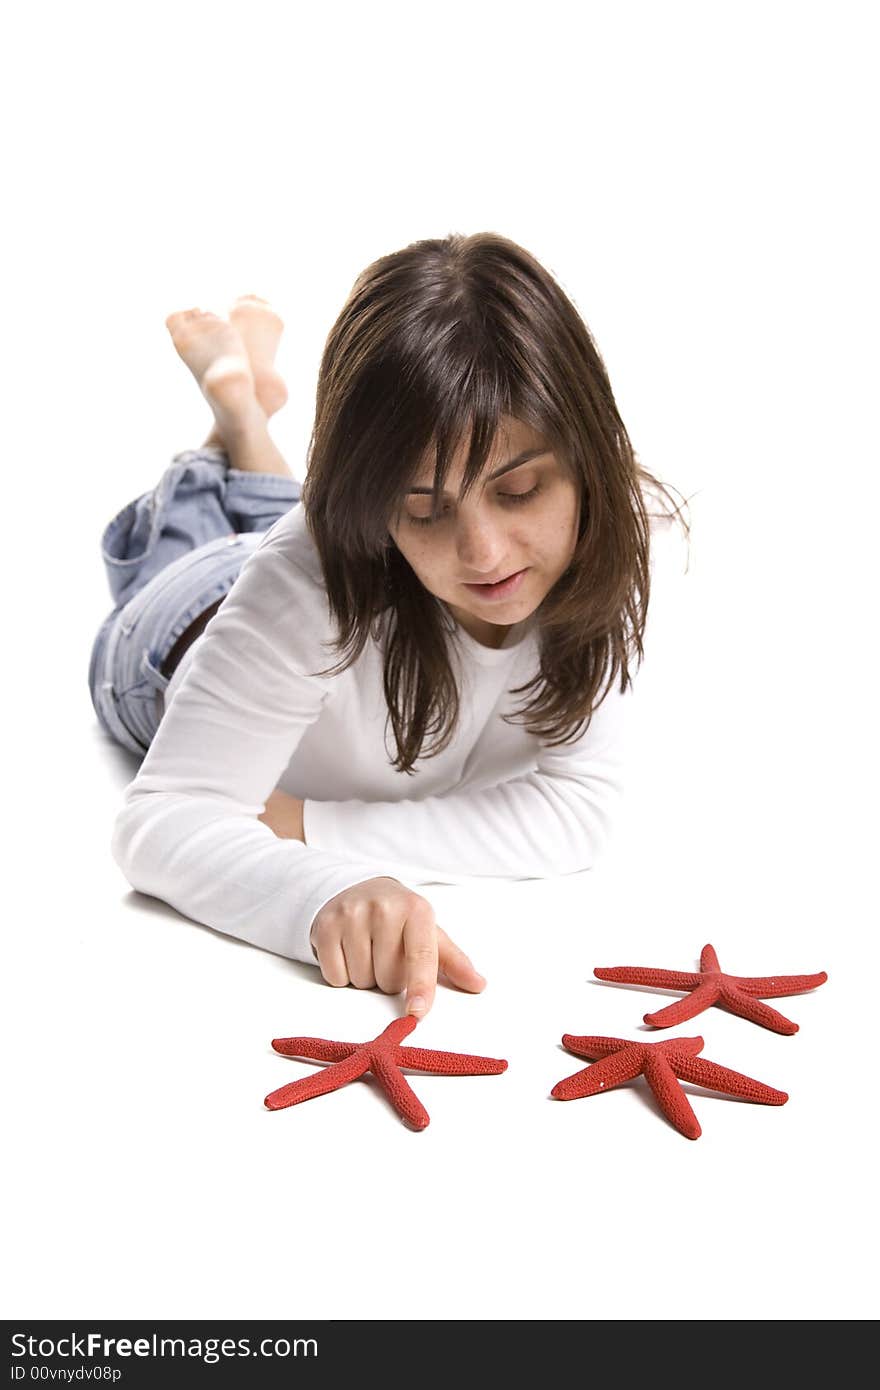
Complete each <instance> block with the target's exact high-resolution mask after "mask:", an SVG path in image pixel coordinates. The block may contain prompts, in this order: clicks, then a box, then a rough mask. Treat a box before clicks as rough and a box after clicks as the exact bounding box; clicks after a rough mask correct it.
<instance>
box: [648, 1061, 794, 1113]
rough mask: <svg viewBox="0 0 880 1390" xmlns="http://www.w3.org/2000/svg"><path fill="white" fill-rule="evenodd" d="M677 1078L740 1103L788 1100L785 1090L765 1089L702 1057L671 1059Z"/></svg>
mask: <svg viewBox="0 0 880 1390" xmlns="http://www.w3.org/2000/svg"><path fill="white" fill-rule="evenodd" d="M670 1063H671V1066H672V1068H673V1070H674V1071H675V1074H676V1076H680V1077H681V1079H682V1081H690V1082H692V1083H693V1084H694V1085H695V1086H704V1087H706V1089H707V1090H710V1091H723V1092H725V1093H726V1094H727V1095H731V1096H741V1097H742V1099H743V1100H752V1101H755V1102H756V1103H757V1104H758V1105H784V1104H785V1102H786V1101H787V1100H788V1094H787V1092H785V1091H777V1090H776V1089H775V1088H774V1087H773V1086H765V1084H764V1082H763V1081H756V1080H755V1079H754V1077H752V1076H744V1075H743V1074H742V1072H738V1071H731V1069H730V1067H722V1066H719V1064H718V1063H717V1062H710V1061H708V1060H707V1059H706V1058H705V1057H688V1056H686V1055H685V1054H684V1053H682V1055H681V1056H676V1057H673V1058H671V1059H670Z"/></svg>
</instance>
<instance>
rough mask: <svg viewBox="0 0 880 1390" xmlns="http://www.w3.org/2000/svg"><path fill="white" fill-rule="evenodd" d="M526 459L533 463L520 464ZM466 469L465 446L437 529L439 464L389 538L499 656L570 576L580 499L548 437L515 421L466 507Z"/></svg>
mask: <svg viewBox="0 0 880 1390" xmlns="http://www.w3.org/2000/svg"><path fill="white" fill-rule="evenodd" d="M526 451H528V452H529V453H530V454H532V455H533V456H532V457H530V458H527V459H525V460H524V461H522V462H520V463H516V462H515V461H516V460H517V459H518V458H519V456H520V455H521V454H523V453H525V452H526ZM465 459H466V449H465V446H464V445H462V446H461V447H460V449H459V451H458V453H457V454H456V456H455V457H454V459H453V460H452V463H451V465H450V469H449V472H448V474H447V476H446V482H445V493H444V497H443V503H442V507H443V510H442V512H441V515H440V517H439V518H438V520H437V521H431V497H430V492H431V483H432V480H433V458H429V460H428V462H427V464H426V466H425V468H424V470H423V472H422V473H420V474H419V476H418V477H417V478H416V480H415V481H414V483H413V491H410V492H408V493H407V495H406V497H405V498H404V499H403V502H402V504H401V508H400V512H399V514H398V515H397V516H396V517H395V518H394V520H393V523H392V525H391V526H390V527H389V531H390V534H391V537H392V539H393V540H394V543H395V545H396V546H397V548H398V549H399V550H400V552H401V554H402V555H403V556H404V558H405V559H406V560H407V561H408V563H409V564H410V566H411V567H412V569H413V570H414V571H415V573H416V575H417V576H418V578H419V579H420V580H421V582H422V583H423V584H424V586H425V588H426V589H427V590H428V591H429V592H430V593H432V594H434V595H435V596H436V597H437V598H438V599H440V600H441V601H442V602H443V603H444V604H445V605H446V607H447V608H448V609H449V611H450V612H451V613H452V615H453V617H454V618H455V619H456V620H457V621H458V622H459V623H460V624H461V626H462V627H463V628H464V629H465V631H467V632H468V633H470V635H471V636H472V637H473V638H475V639H476V641H478V642H481V643H482V644H483V645H484V646H487V647H498V646H500V645H501V642H502V641H503V639H504V634H505V633H506V632H507V630H508V628H509V627H510V626H511V625H512V624H513V623H518V622H522V621H523V619H525V618H527V617H529V615H530V614H531V613H534V611H535V609H536V608H537V607H538V606H539V604H540V603H542V602H543V600H544V598H546V596H547V594H548V593H549V592H550V590H551V589H552V588H553V585H554V584H555V583H556V581H557V579H559V577H560V575H562V574H563V573H564V571H565V570H566V569H567V567H568V565H569V562H570V561H571V558H572V555H573V554H574V548H575V544H576V542H577V528H578V515H579V508H578V490H577V485H576V483H575V482H574V480H573V479H572V478H571V477H569V475H568V474H567V473H566V472H565V471H564V468H563V465H562V463H561V461H560V460H559V459H558V458H557V457H556V455H555V454H553V453H552V452H550V451H549V450H548V449H547V445H546V442H545V441H544V440H543V439H542V438H541V436H540V435H538V434H536V433H535V432H534V430H532V429H531V428H529V426H527V425H524V424H522V423H521V422H520V421H518V420H513V419H510V418H505V420H504V421H503V425H502V428H501V429H499V431H498V434H497V435H496V437H495V439H494V441H493V446H492V452H491V454H490V457H489V460H488V462H487V465H486V468H485V470H484V472H483V474H482V476H481V477H480V478H479V479H478V480H477V482H476V483H475V484H474V487H473V488H472V489H471V492H470V494H469V495H468V497H466V498H461V497H460V496H459V491H460V488H461V483H462V479H463V477H464V464H465ZM511 463H515V466H514V467H510V464H511ZM493 475H494V476H493ZM497 581H506V582H503V583H500V582H497Z"/></svg>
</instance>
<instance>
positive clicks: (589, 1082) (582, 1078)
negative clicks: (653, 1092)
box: [550, 1043, 644, 1100]
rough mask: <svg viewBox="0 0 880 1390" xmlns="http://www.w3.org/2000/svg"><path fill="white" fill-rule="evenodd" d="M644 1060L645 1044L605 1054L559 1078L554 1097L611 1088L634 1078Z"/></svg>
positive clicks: (565, 1097)
mask: <svg viewBox="0 0 880 1390" xmlns="http://www.w3.org/2000/svg"><path fill="white" fill-rule="evenodd" d="M643 1062H644V1046H643V1044H641V1043H634V1044H632V1045H631V1046H630V1047H624V1048H623V1049H622V1050H621V1051H619V1052H615V1053H613V1055H611V1056H609V1057H603V1058H602V1060H601V1062H594V1063H593V1065H592V1066H591V1067H584V1068H583V1070H582V1071H577V1072H575V1073H574V1074H573V1075H572V1076H566V1077H563V1079H562V1081H557V1083H556V1085H555V1086H554V1087H553V1090H552V1091H551V1092H550V1094H551V1096H552V1097H553V1099H554V1100H579V1099H580V1098H581V1097H582V1096H597V1095H598V1094H599V1092H600V1091H610V1090H611V1089H612V1087H614V1086H621V1085H622V1084H623V1083H624V1082H625V1081H632V1079H633V1078H634V1077H636V1076H638V1075H639V1072H640V1071H641V1070H642V1065H643Z"/></svg>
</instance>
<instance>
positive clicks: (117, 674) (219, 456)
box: [89, 446, 301, 757]
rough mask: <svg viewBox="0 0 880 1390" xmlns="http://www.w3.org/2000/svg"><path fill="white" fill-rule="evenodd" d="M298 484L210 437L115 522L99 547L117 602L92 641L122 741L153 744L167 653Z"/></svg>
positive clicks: (104, 718) (112, 724)
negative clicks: (245, 464)
mask: <svg viewBox="0 0 880 1390" xmlns="http://www.w3.org/2000/svg"><path fill="white" fill-rule="evenodd" d="M300 492H301V489H300V484H299V483H298V482H297V481H296V480H295V479H294V478H287V477H281V476H280V475H279V474H276V473H249V472H242V471H240V470H238V469H235V468H230V467H229V460H228V458H227V456H226V454H225V453H224V451H223V450H222V449H219V448H212V447H211V446H203V447H202V448H201V449H187V450H185V451H184V452H183V453H180V454H175V456H174V458H173V459H172V461H171V463H170V465H169V466H168V468H167V469H166V470H165V472H164V473H163V474H162V477H161V478H160V479H159V482H158V483H157V485H156V487H155V488H153V490H152V491H151V492H145V493H143V494H142V495H141V496H140V497H138V498H136V499H135V500H134V501H133V502H129V503H128V504H127V505H126V506H125V507H123V508H122V510H121V511H120V512H118V513H117V514H116V516H114V517H113V519H112V520H111V521H109V522H108V523H107V526H106V527H105V528H104V532H103V535H102V537H101V553H102V555H103V558H104V565H105V568H106V571H107V578H108V580H109V583H110V592H111V595H112V597H113V602H114V604H115V607H114V609H113V611H112V612H111V613H109V614H108V615H107V617H106V618H105V619H104V621H103V623H102V624H101V626H100V628H99V629H98V633H97V636H96V637H95V640H94V643H93V645H92V652H91V657H90V660H89V692H90V694H91V697H92V704H93V706H94V709H95V713H96V715H97V716H98V721H99V723H100V724H101V726H102V728H104V729H105V730H106V732H107V733H108V734H110V736H111V737H112V738H114V739H115V740H116V742H117V743H121V744H122V746H123V747H124V748H127V749H129V751H130V752H132V753H136V754H138V755H139V756H141V757H142V756H143V754H144V753H146V751H147V749H148V748H149V746H150V743H151V741H152V738H153V735H154V734H155V732H156V730H157V728H158V727H159V721H160V719H161V717H162V710H161V706H160V700H159V696H160V694H163V693H164V691H165V689H166V687H167V685H168V678H167V677H166V676H163V675H162V671H161V667H162V663H163V662H164V661H165V658H166V657H167V656H168V653H169V652H170V651H171V648H172V647H173V646H174V643H175V642H176V641H177V639H178V637H180V636H181V634H182V633H183V632H184V631H185V630H186V629H187V628H188V627H189V625H190V623H192V622H194V621H195V619H196V618H197V617H198V616H199V615H200V614H201V613H204V612H205V610H206V609H207V608H210V606H211V604H212V603H216V601H217V600H218V599H222V598H225V596H226V595H227V594H228V592H229V590H230V589H231V588H232V585H233V584H234V583H235V580H236V579H237V577H238V574H239V571H240V570H241V567H242V565H243V564H244V561H245V560H246V559H247V557H248V555H250V554H252V552H253V551H254V550H255V549H256V548H257V546H258V545H259V543H260V541H261V540H262V539H263V536H264V535H265V533H266V531H268V529H269V527H270V526H272V525H273V524H274V523H275V522H276V521H277V520H278V519H279V517H282V516H283V515H284V514H285V513H286V512H288V511H290V509H291V507H293V506H295V505H296V504H297V503H298V502H299V499H300Z"/></svg>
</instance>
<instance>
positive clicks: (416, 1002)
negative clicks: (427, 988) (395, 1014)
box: [406, 994, 426, 1014]
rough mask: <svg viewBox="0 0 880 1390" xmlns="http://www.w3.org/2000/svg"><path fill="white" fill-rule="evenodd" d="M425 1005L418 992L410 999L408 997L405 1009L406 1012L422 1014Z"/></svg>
mask: <svg viewBox="0 0 880 1390" xmlns="http://www.w3.org/2000/svg"><path fill="white" fill-rule="evenodd" d="M425 1007H426V1005H425V1001H424V999H423V998H422V996H421V995H420V994H414V995H413V997H412V999H408V1000H407V1002H406V1011H407V1013H408V1014H423V1013H424V1012H425Z"/></svg>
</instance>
